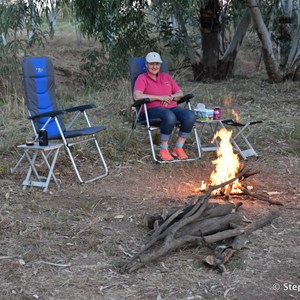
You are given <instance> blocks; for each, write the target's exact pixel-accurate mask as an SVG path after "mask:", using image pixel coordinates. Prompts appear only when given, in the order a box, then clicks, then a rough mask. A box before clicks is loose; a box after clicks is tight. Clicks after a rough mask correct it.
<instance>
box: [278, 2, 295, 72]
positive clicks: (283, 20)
mask: <svg viewBox="0 0 300 300" xmlns="http://www.w3.org/2000/svg"><path fill="white" fill-rule="evenodd" d="M280 11H281V16H280V17H279V20H278V25H279V26H278V36H277V37H276V38H277V40H278V46H279V62H280V67H281V68H282V69H284V67H285V66H286V63H287V60H288V56H289V52H290V46H291V40H292V37H291V34H292V12H293V0H281V1H280Z"/></svg>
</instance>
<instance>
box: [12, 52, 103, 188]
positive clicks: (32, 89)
mask: <svg viewBox="0 0 300 300" xmlns="http://www.w3.org/2000/svg"><path fill="white" fill-rule="evenodd" d="M22 71H23V80H24V90H25V101H26V105H27V109H28V114H29V119H30V120H31V124H32V127H33V130H34V140H35V141H37V140H38V134H39V131H40V130H41V129H46V130H47V133H48V139H49V140H61V141H62V142H63V144H64V146H65V149H66V151H67V153H68V156H69V158H70V159H71V162H72V165H73V168H74V170H75V173H76V175H77V177H78V179H79V181H80V182H81V183H87V182H91V181H94V180H97V179H100V178H102V177H105V176H107V175H108V168H107V165H106V162H105V160H104V157H103V155H102V152H101V150H100V146H99V143H98V141H97V139H96V134H97V133H99V132H101V131H103V130H105V129H106V127H105V126H102V125H101V126H92V125H91V122H90V120H89V118H88V115H87V113H86V110H87V109H92V108H95V105H94V104H85V105H81V106H76V107H72V108H69V109H65V110H59V108H58V105H57V102H56V96H55V81H54V68H53V64H52V62H51V60H50V59H49V58H47V57H27V58H24V59H23V62H22ZM67 115H69V116H70V117H71V118H70V119H71V120H70V121H69V123H68V125H67V126H65V124H64V117H65V116H67ZM80 116H81V118H79V117H80ZM80 120H81V121H84V122H85V123H86V124H87V125H85V126H86V127H84V128H79V129H78V127H79V126H80V125H81V123H80V125H79V123H78V122H79V121H80ZM76 121H77V124H76ZM71 127H72V130H71ZM88 141H93V142H94V144H95V147H96V150H97V153H98V154H97V155H99V158H100V161H99V162H100V166H99V169H100V171H99V174H97V175H96V176H94V177H92V178H89V179H85V180H83V179H82V177H81V175H80V173H79V168H78V167H77V164H76V162H75V159H74V155H73V154H72V151H74V149H73V148H74V147H73V146H74V145H77V144H81V143H86V142H88ZM23 158H24V156H23V157H21V159H20V160H19V161H18V163H17V164H16V166H15V167H14V168H13V169H12V172H13V173H14V172H15V171H16V170H17V168H18V166H19V165H20V163H21V161H22V160H23ZM97 160H98V158H97ZM82 168H83V167H82Z"/></svg>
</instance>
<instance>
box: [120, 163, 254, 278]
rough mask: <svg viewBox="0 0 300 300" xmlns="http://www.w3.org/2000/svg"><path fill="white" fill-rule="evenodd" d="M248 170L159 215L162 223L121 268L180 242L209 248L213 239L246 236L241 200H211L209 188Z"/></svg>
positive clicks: (151, 257) (129, 269)
mask: <svg viewBox="0 0 300 300" xmlns="http://www.w3.org/2000/svg"><path fill="white" fill-rule="evenodd" d="M248 171H249V170H248V169H246V168H244V169H243V170H242V172H240V173H239V174H238V175H237V176H235V177H234V178H232V179H231V180H228V181H226V182H224V183H223V184H220V185H217V186H210V187H209V189H208V191H207V192H206V193H205V194H202V195H200V196H199V198H198V200H197V201H196V202H195V203H189V204H187V205H186V206H184V207H182V208H178V209H173V210H172V213H171V214H170V215H169V216H168V213H167V214H166V215H165V217H166V219H165V220H164V218H162V217H161V219H162V223H161V224H159V225H158V227H157V228H156V229H155V231H154V232H153V234H152V236H151V237H150V239H149V240H148V242H146V243H145V245H144V246H143V247H142V248H141V250H140V251H139V252H138V253H137V254H135V255H134V256H133V257H132V259H131V260H130V261H129V262H127V263H126V264H124V265H123V267H122V268H121V269H120V272H122V273H124V272H128V273H130V272H133V271H135V270H137V269H139V268H141V267H142V266H144V265H146V264H147V263H149V262H153V261H155V260H157V259H159V258H161V257H162V256H164V255H165V254H167V253H169V252H171V251H174V250H176V249H179V248H181V247H183V246H197V247H203V246H208V247H210V248H211V247H212V244H214V243H216V242H220V241H224V240H230V239H231V238H234V237H237V236H240V235H243V234H244V233H245V236H246V235H247V232H248V231H249V230H250V229H249V228H244V227H242V226H241V217H240V216H239V215H238V214H237V208H238V207H239V206H240V204H239V205H237V206H235V205H234V204H232V203H226V204H224V205H219V204H216V203H212V204H211V203H209V199H210V196H211V193H212V191H214V190H216V189H219V188H221V187H223V186H224V185H227V184H230V183H231V182H233V181H235V180H237V179H239V178H241V177H242V176H243V175H244V174H246V173H247V172H248ZM154 222H155V221H154ZM249 232H250V231H249Z"/></svg>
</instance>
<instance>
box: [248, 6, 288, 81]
mask: <svg viewBox="0 0 300 300" xmlns="http://www.w3.org/2000/svg"><path fill="white" fill-rule="evenodd" d="M246 4H247V6H248V9H249V12H250V16H251V19H252V23H253V26H254V28H255V30H256V32H257V35H258V37H259V39H260V41H261V44H262V55H263V60H264V63H265V67H266V71H267V74H268V77H269V79H270V80H271V81H272V82H281V81H282V79H283V76H282V74H281V72H280V70H279V65H278V63H277V60H276V58H275V56H274V52H273V48H272V41H271V38H270V35H269V32H268V29H267V27H266V25H265V23H264V21H263V18H262V15H261V12H260V9H259V7H258V3H257V1H256V0H246Z"/></svg>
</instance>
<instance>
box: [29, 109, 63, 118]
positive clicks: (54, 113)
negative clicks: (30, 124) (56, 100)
mask: <svg viewBox="0 0 300 300" xmlns="http://www.w3.org/2000/svg"><path fill="white" fill-rule="evenodd" d="M65 113H66V111H65V110H53V111H48V112H45V113H42V114H38V115H34V116H30V117H28V119H29V120H35V119H39V118H44V117H51V118H53V117H56V116H58V115H63V114H65Z"/></svg>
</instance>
